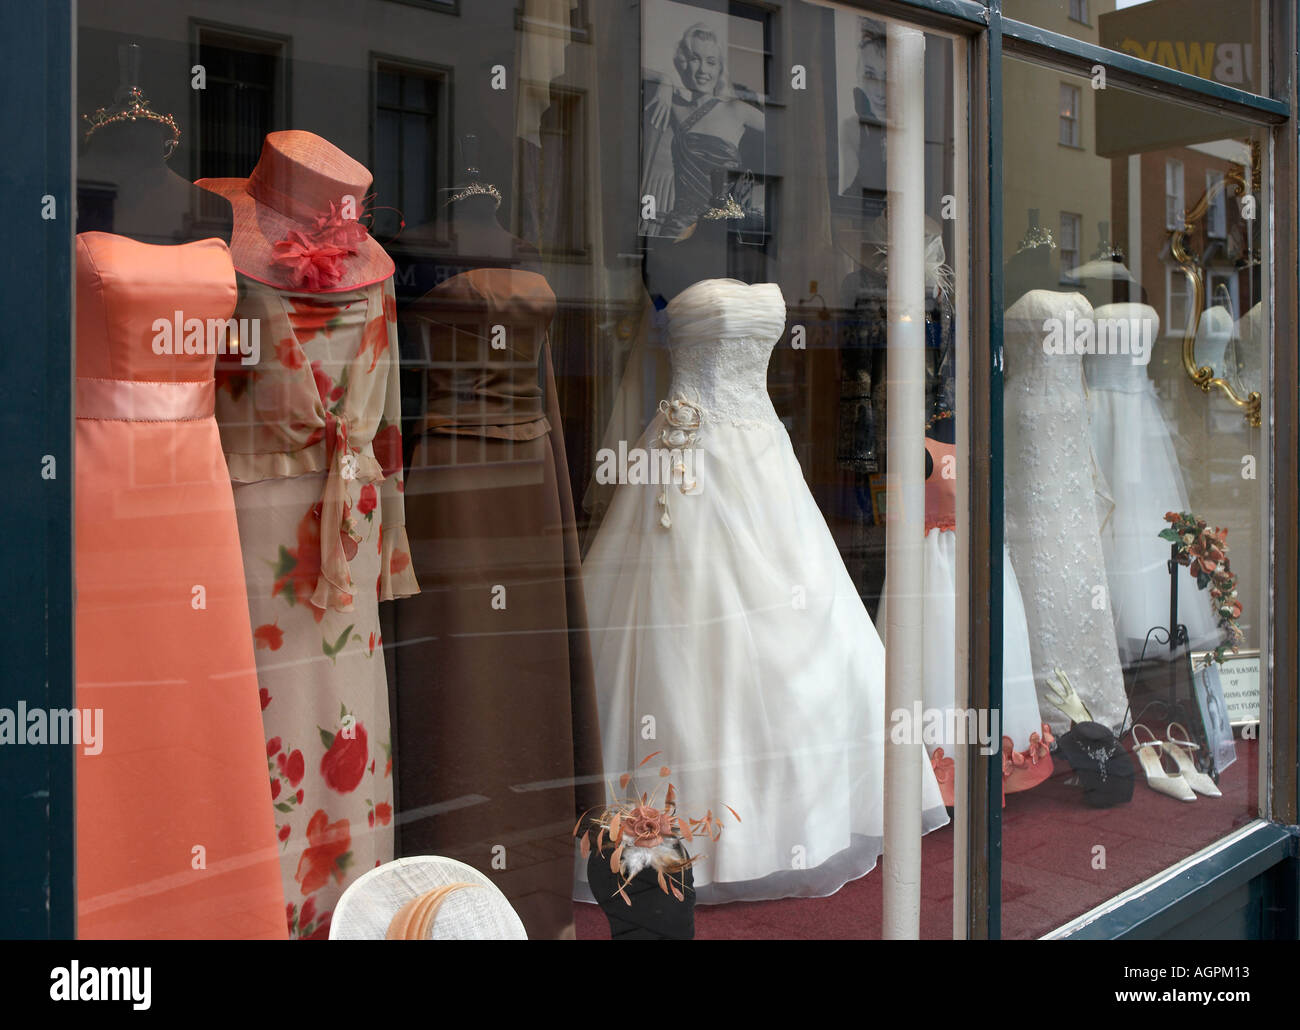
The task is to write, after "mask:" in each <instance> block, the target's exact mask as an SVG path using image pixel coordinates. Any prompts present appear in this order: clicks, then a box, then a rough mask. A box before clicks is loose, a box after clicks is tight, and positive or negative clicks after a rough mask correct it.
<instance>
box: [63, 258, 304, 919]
mask: <svg viewBox="0 0 1300 1030" xmlns="http://www.w3.org/2000/svg"><path fill="white" fill-rule="evenodd" d="M235 299H236V293H235V272H234V268H233V266H232V264H231V260H230V253H229V251H228V250H227V248H226V245H225V244H224V243H223V242H222V241H220V240H217V239H208V240H200V241H198V242H195V243H187V244H182V245H179V246H158V245H153V244H145V243H139V242H136V241H134V240H131V239H128V238H126V237H123V236H114V235H109V234H106V233H100V232H89V233H82V234H80V235H79V236H78V237H77V399H76V415H77V428H76V448H77V449H76V520H77V521H76V562H77V565H76V570H77V613H76V617H77V632H76V662H77V705H78V707H79V708H81V709H82V710H83V711H84V710H85V709H101V710H102V712H103V715H102V722H101V724H100V725H101V726H102V734H101V739H100V741H99V744H98V745H97V746H98V747H99V753H98V754H93V753H91V752H92V751H94V750H96V748H95V747H86V746H78V747H77V748H76V756H77V757H76V761H77V797H76V809H77V912H78V933H79V936H81V937H83V938H207V937H225V938H284V937H285V936H286V928H285V902H284V896H283V892H282V889H281V886H280V869H279V861H278V851H277V845H276V840H275V826H274V821H273V819H272V815H271V808H270V806H269V805H268V800H269V781H268V771H267V758H266V747H265V740H264V737H263V735H262V718H261V705H260V704H259V700H258V683H257V673H256V665H255V663H254V659H253V639H252V634H251V630H250V627H249V621H248V604H247V599H246V595H245V590H244V570H243V563H242V560H241V557H240V549H239V536H238V531H237V529H236V523H235V509H234V503H233V500H232V496H231V486H230V476H229V473H228V471H227V468H226V462H225V459H224V457H223V455H222V450H221V440H220V437H219V436H218V433H217V424H216V421H215V419H214V417H213V399H214V391H213V366H214V361H215V355H213V354H209V353H196V354H183V353H181V354H177V353H170V354H168V353H162V354H159V353H156V352H155V346H154V344H155V338H156V337H157V331H156V330H155V320H156V319H162V320H164V321H165V322H167V323H171V325H172V329H173V331H174V328H175V321H176V318H177V312H180V318H181V319H182V320H184V319H188V318H199V319H203V320H204V323H205V329H206V320H207V319H209V318H221V319H225V318H227V317H228V316H230V315H231V314H232V313H233V311H234V309H235ZM160 339H163V340H164V341H165V337H164V338H160ZM205 340H206V333H205ZM166 342H169V341H166ZM174 342H175V344H176V345H177V349H180V344H181V343H182V340H179V339H178V340H175V341H174ZM159 349H162V348H161V346H160V347H159ZM204 349H205V350H206V347H205V348H204Z"/></svg>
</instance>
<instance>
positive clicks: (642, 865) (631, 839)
mask: <svg viewBox="0 0 1300 1030" xmlns="http://www.w3.org/2000/svg"><path fill="white" fill-rule="evenodd" d="M662 753H663V752H661V751H656V752H654V753H653V754H650V755H647V756H646V757H645V758H643V759H642V760H641V764H640V766H638V768H642V767H644V766H645V765H647V764H649V763H650V762H652V761H654V759H656V758H658V757H659V756H660V755H661V754H662ZM670 775H671V770H670V769H669V768H668V766H666V765H661V766H660V767H659V778H660V779H661V780H664V781H667V779H668V777H669V776H670ZM631 782H632V776H631V774H630V773H624V774H623V775H622V776H620V777H619V781H618V787H619V791H626V790H627V789H628V785H629V784H630V783H631ZM660 786H663V784H660ZM667 788H668V789H667V790H666V791H665V793H664V796H663V801H662V802H660V800H659V788H658V787H656V789H655V790H654V791H653V792H651V793H642V794H640V795H639V796H638V795H637V794H636V792H635V791H633V793H632V795H631V796H630V797H628V796H623V797H616V798H615V800H613V801H611V802H609V803H608V804H606V805H605V806H604V807H603V808H601V809H600V810H599V811H598V812H596V813H594V814H593V813H591V812H586V813H583V816H582V818H581V819H579V820H578V825H577V826H575V827H574V828H573V835H574V836H575V837H577V836H579V834H581V849H582V857H583V858H584V859H590V858H591V855H592V852H593V850H594V851H595V853H596V854H597V855H601V856H603V855H604V854H605V851H606V849H607V848H612V850H610V852H609V868H610V871H611V872H612V873H614V874H615V878H616V884H617V889H616V891H615V894H616V896H618V897H620V898H622V899H623V902H624V903H625V904H627V905H631V904H632V899H631V897H629V895H628V887H629V886H630V885H631V884H632V881H633V880H634V879H635V878H636V876H637V875H638V874H639V873H642V872H644V871H645V870H647V869H653V870H654V871H655V872H656V874H657V879H658V882H659V889H660V890H661V891H663V892H664V893H665V894H670V895H671V896H672V897H674V898H676V899H677V900H678V901H683V900H685V898H686V894H685V893H684V890H685V888H686V886H687V884H686V880H685V879H684V874H685V872H686V870H688V869H689V868H690V867H691V866H693V865H694V864H695V863H696V862H698V861H699V860H700V858H701V857H702V856H700V855H694V856H692V855H690V854H689V853H688V852H687V850H686V844H688V843H691V842H692V841H694V840H696V839H701V840H710V841H714V842H716V841H717V840H718V838H719V837H721V836H722V821H721V819H720V818H719V817H718V816H716V815H714V814H713V810H712V809H709V810H708V811H707V812H706V813H705V814H704V816H703V817H702V818H699V819H692V818H690V817H689V816H683V815H681V814H679V812H678V810H677V789H676V788H675V787H674V786H673V785H672V783H668V784H667ZM610 793H611V794H613V793H614V791H611V792H610ZM723 807H724V808H726V810H727V811H728V812H730V813H731V815H732V816H733V817H734V818H735V820H736V822H740V821H741V819H740V816H739V815H737V814H736V810H735V809H734V808H732V807H731V806H730V805H723ZM584 827H586V829H585V830H584V829H583V828H584ZM593 835H594V836H593Z"/></svg>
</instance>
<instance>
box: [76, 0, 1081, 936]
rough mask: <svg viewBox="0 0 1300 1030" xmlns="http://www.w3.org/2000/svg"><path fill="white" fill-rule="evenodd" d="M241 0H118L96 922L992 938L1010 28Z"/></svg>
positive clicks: (1021, 783) (109, 214)
mask: <svg viewBox="0 0 1300 1030" xmlns="http://www.w3.org/2000/svg"><path fill="white" fill-rule="evenodd" d="M202 6H203V5H188V4H175V5H171V6H169V7H166V8H165V10H164V9H160V8H159V6H158V5H156V4H152V3H144V2H134V0H123V2H121V3H117V4H114V5H113V6H112V7H111V9H108V8H100V7H98V6H96V5H82V6H81V7H80V8H79V17H80V18H81V23H80V27H79V37H78V48H77V60H78V75H77V83H78V91H79V92H78V97H77V105H78V111H79V113H85V114H87V115H88V116H90V117H89V118H88V119H87V120H86V121H85V122H84V123H81V125H80V129H81V142H80V148H79V154H78V178H79V185H80V187H81V188H82V189H83V190H84V194H83V195H84V196H85V197H86V198H87V199H86V200H85V202H84V203H83V207H82V211H81V212H80V215H81V221H80V224H79V229H80V230H81V231H80V232H79V235H78V237H77V276H76V303H77V312H78V334H77V341H76V342H77V348H76V353H77V360H78V392H77V408H76V415H77V447H78V460H77V469H78V478H77V482H76V503H77V535H76V553H75V557H76V568H77V576H78V595H77V632H78V637H77V642H76V646H77V671H78V680H77V691H78V703H79V705H81V706H83V707H84V708H85V710H86V711H88V712H98V713H102V716H103V720H104V736H103V738H102V740H103V747H102V749H101V750H99V751H95V752H93V753H92V752H91V751H90V750H89V749H87V750H85V751H84V752H83V753H79V754H78V759H77V761H78V763H79V764H78V795H77V830H78V847H79V852H78V880H77V885H76V889H77V891H78V895H77V902H78V909H79V926H80V932H81V934H82V935H83V936H85V937H105V936H112V937H120V936H130V937H134V936H145V937H150V936H179V935H187V934H194V933H212V934H216V935H221V936H231V937H278V938H284V937H291V938H323V937H329V936H333V937H353V936H367V935H371V936H373V935H376V934H377V935H379V936H383V935H384V934H385V933H386V932H390V931H391V932H392V933H394V934H405V933H408V932H413V929H415V928H418V926H419V925H420V919H419V918H418V913H415V912H413V911H410V910H407V911H405V912H399V911H398V909H399V908H400V906H398V905H394V904H392V902H393V899H394V897H397V896H398V895H394V894H393V893H392V890H394V889H397V890H398V891H399V894H400V896H401V897H402V899H403V900H404V901H406V900H409V901H412V902H414V901H415V900H416V898H417V897H418V896H420V895H421V894H422V892H421V891H419V890H417V888H419V887H422V886H423V887H427V888H432V887H434V886H436V885H437V884H438V883H443V884H446V883H449V882H450V883H472V884H477V885H479V886H480V887H482V888H483V889H482V890H481V891H454V892H452V894H450V895H448V896H447V897H446V898H445V899H443V900H442V907H441V908H440V909H439V910H438V915H437V919H436V920H435V921H434V931H433V932H434V934H435V936H445V935H454V934H455V933H457V932H465V931H464V930H463V928H464V927H465V926H466V925H467V924H468V925H469V927H470V929H469V931H468V932H471V933H472V932H479V933H483V934H487V935H491V936H518V935H526V936H528V937H529V938H534V939H546V938H566V937H574V936H577V937H608V936H611V935H618V936H655V935H658V936H670V937H671V936H683V935H687V934H689V933H690V932H691V929H692V927H693V929H694V932H695V933H696V934H697V935H698V936H701V937H762V936H772V937H787V936H808V937H815V936H838V937H859V936H863V935H874V934H876V933H878V932H880V929H881V926H882V915H881V913H882V911H883V910H885V909H886V908H888V907H889V906H891V905H897V904H898V901H897V896H896V893H895V892H896V888H895V887H894V886H892V885H893V884H895V883H897V882H898V881H900V880H904V879H906V878H907V875H890V876H887V875H885V874H886V872H887V870H880V869H876V868H875V867H876V865H877V863H878V860H879V861H882V862H894V863H896V864H897V865H896V868H897V870H899V871H900V872H901V873H906V871H907V870H911V871H912V872H919V874H920V877H921V879H920V882H921V899H920V900H921V917H920V922H919V924H918V925H917V926H916V927H914V928H913V929H914V930H915V931H916V932H919V933H921V934H923V935H926V936H939V937H942V936H949V935H950V934H951V928H952V921H953V877H952V871H951V869H952V856H953V854H954V849H955V848H956V842H954V839H953V829H952V824H951V822H950V821H949V820H950V816H949V814H948V812H947V810H946V806H947V805H950V804H953V803H956V802H957V800H958V799H957V798H956V797H955V793H954V790H955V783H956V777H957V769H958V768H959V767H958V765H957V764H955V763H964V762H965V761H966V760H967V756H968V755H970V754H972V753H973V749H974V748H976V747H978V748H981V749H987V753H994V752H997V751H998V749H999V747H1000V746H1001V743H1002V740H1001V736H996V737H994V736H989V730H988V719H987V716H988V713H983V716H984V717H983V718H981V713H973V712H968V711H967V706H966V702H965V686H964V679H965V669H964V666H963V665H959V662H958V660H959V657H963V658H964V655H965V653H966V650H965V647H964V640H965V633H966V630H965V619H964V617H963V613H964V611H965V609H966V606H967V588H966V585H965V583H964V580H963V577H962V576H961V575H960V573H959V570H960V569H961V568H963V567H964V557H963V556H964V551H965V548H966V544H965V534H966V525H965V521H966V518H967V515H966V503H965V498H966V491H967V483H966V481H965V468H966V459H965V453H966V448H967V447H968V443H967V441H966V433H967V427H966V425H965V420H964V415H965V407H964V398H965V396H966V391H967V390H968V388H969V386H968V383H967V381H966V380H967V377H969V375H970V369H969V368H968V367H967V366H968V358H969V355H970V353H971V351H970V346H971V344H970V338H971V323H970V312H969V304H970V294H971V291H970V288H969V287H970V284H969V280H970V269H969V268H968V267H967V265H966V255H967V254H968V253H969V249H970V244H969V225H970V221H971V212H970V200H969V198H970V193H971V191H970V184H969V182H968V181H967V176H968V175H969V173H970V167H971V163H970V161H969V160H968V158H967V153H968V150H969V139H968V132H969V127H968V123H967V114H966V110H967V102H968V101H967V96H966V83H967V78H968V70H967V56H966V47H965V44H964V43H963V42H962V41H960V40H957V39H954V38H950V37H947V36H944V35H939V34H934V33H926V32H922V31H920V30H918V29H914V28H911V27H909V26H908V25H906V24H904V23H902V22H898V21H893V20H889V19H886V18H881V17H877V16H876V15H874V14H873V15H866V14H864V13H863V12H862V11H860V10H859V9H856V8H854V7H852V6H849V5H842V4H832V3H822V2H800V0H789V2H781V3H739V2H736V3H719V2H697V0H649V2H642V3H633V2H631V0H619V2H610V3H604V2H602V3H600V4H587V3H575V2H571V0H523V2H513V0H510V2H507V0H492V2H487V0H483V2H476V3H473V4H468V3H461V4H457V3H445V2H438V0H425V2H420V3H413V2H412V3H393V2H390V0H367V2H364V3H360V4H355V5H351V6H349V7H347V11H346V13H344V12H343V11H342V9H334V8H331V9H329V10H325V11H322V9H321V7H320V5H317V4H308V3H300V2H289V3H283V4H278V5H272V6H267V5H262V6H257V5H253V6H244V7H241V8H239V9H238V10H237V11H236V10H234V9H233V8H232V9H231V10H230V11H227V12H225V19H226V21H228V22H229V24H224V23H223V24H222V25H221V26H219V27H217V26H212V25H209V24H208V23H206V22H203V21H200V20H199V19H198V17H197V16H198V14H200V13H201V11H200V7H202ZM101 109H102V110H101ZM96 112H99V113H96ZM1039 142H1040V143H1041V142H1043V141H1042V140H1041V139H1040V141H1039ZM1046 142H1047V143H1049V144H1050V142H1051V141H1050V139H1048V140H1047V141H1046ZM92 200H93V203H92V202H91V201H92ZM1059 209H1060V205H1058V206H1057V207H1056V208H1055V210H1059ZM110 313H111V317H109V315H110ZM887 568H888V569H889V570H890V581H889V586H888V587H886V582H885V581H886V569H887ZM886 640H888V641H890V646H889V652H888V653H889V656H890V657H889V664H888V665H887V664H886V649H885V647H884V642H885V641H886ZM914 703H915V707H914V706H913V704H914ZM967 716H969V719H967ZM1031 721H1032V720H1031ZM967 725H970V726H972V727H974V728H975V729H976V730H977V731H980V732H983V733H984V736H981V737H978V739H967V738H966V737H965V736H964V735H963V734H964V732H965V728H966V726H967ZM1022 730H1023V731H1024V732H1022ZM1039 730H1040V725H1039V723H1038V722H1037V721H1034V725H1033V726H1026V727H1018V728H1016V729H1013V730H1009V731H1008V732H1009V733H1010V739H1012V740H1013V741H1014V746H1015V748H1016V749H1017V753H1020V752H1025V753H1029V752H1030V749H1032V748H1033V747H1034V746H1035V744H1034V739H1040V738H1033V739H1031V738H1032V737H1033V734H1037V733H1039ZM625 777H627V778H625ZM1037 783H1038V781H1037V780H1035V779H1034V777H1033V776H1028V777H1021V778H1020V779H1018V780H1016V781H1015V782H1012V783H1009V785H1008V787H1007V790H1008V792H1010V793H1014V792H1016V791H1018V790H1022V789H1028V788H1029V787H1033V786H1036V785H1037ZM670 784H671V788H670ZM642 791H644V792H645V794H646V797H645V799H644V801H643V800H642V799H641V796H640V792H642ZM670 791H671V794H670ZM624 803H626V804H625V807H623V808H621V809H620V808H619V807H618V806H619V805H620V804H624ZM647 808H654V809H656V810H657V811H658V812H659V813H660V816H662V818H661V817H660V816H655V817H651V816H650V815H649V814H647V812H646V811H644V809H647ZM616 812H617V813H621V814H620V815H619V817H618V818H617V819H615V813H616ZM674 817H676V818H678V819H679V820H681V821H679V822H672V819H673V818H674ZM575 824H577V826H578V832H577V834H576V836H575ZM886 832H890V833H896V834H897V836H896V837H895V838H894V844H893V846H891V848H890V849H889V850H888V851H887V852H886V854H885V858H884V859H881V858H880V856H881V852H882V845H883V842H884V838H885V834H886ZM602 834H603V835H602ZM584 835H585V840H586V845H587V846H589V847H590V848H591V849H593V851H594V853H595V855H596V858H595V859H589V858H588V856H587V854H586V853H585V851H584V850H583V847H584V845H583V843H582V841H581V838H583V837H584ZM611 835H614V836H616V837H618V838H619V842H618V843H619V844H620V845H621V847H622V851H621V852H620V853H619V855H614V853H613V852H614V846H613V845H611V844H610V840H609V838H610V836H611ZM661 843H662V844H664V846H663V847H662V848H660V847H659V845H660V844H661ZM686 855H689V856H690V857H691V858H692V859H695V861H694V862H693V863H692V864H689V865H688V864H686V859H685V856H686ZM633 858H636V859H639V860H640V859H643V860H645V861H647V862H651V863H657V864H658V869H657V870H656V868H655V867H654V866H653V865H652V866H651V867H649V868H648V870H647V871H641V872H638V869H637V867H636V866H634V865H632V864H631V863H632V860H633ZM397 860H403V864H402V865H401V866H395V865H394V864H393V863H394V862H396V861H397ZM624 860H626V861H624ZM611 863H612V865H611ZM615 869H617V872H615ZM659 873H662V881H661V880H660V878H659V875H658V874H659ZM624 874H627V876H628V880H627V882H626V883H625V882H623V879H622V877H623V875H624ZM908 875H910V874H908ZM887 884H888V886H887ZM677 894H680V895H682V897H681V898H680V899H679V898H678V897H677ZM408 895H409V896H408ZM625 896H626V898H627V902H630V903H625V901H624V897H625ZM429 900H430V899H429V898H428V897H426V898H425V902H426V903H428V902H429ZM593 901H595V902H599V904H594V903H593ZM421 911H424V910H423V909H421ZM408 917H409V918H408Z"/></svg>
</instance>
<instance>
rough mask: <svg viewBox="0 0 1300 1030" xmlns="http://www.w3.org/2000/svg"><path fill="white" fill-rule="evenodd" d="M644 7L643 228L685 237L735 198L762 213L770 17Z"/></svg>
mask: <svg viewBox="0 0 1300 1030" xmlns="http://www.w3.org/2000/svg"><path fill="white" fill-rule="evenodd" d="M733 6H738V5H733ZM643 12H644V13H643V16H642V17H643V33H642V58H641V63H642V73H641V77H642V98H643V102H644V111H643V118H642V147H641V198H642V219H641V225H642V233H643V234H644V235H647V236H677V235H680V234H681V233H682V232H684V231H685V230H686V229H687V228H689V227H690V226H691V225H693V224H694V223H695V220H696V219H697V218H699V217H700V216H701V215H702V214H704V212H706V211H708V210H710V209H711V208H714V207H719V208H721V207H722V206H725V205H726V203H727V201H728V199H730V200H734V201H735V202H736V204H737V205H738V206H739V207H740V208H741V209H742V210H743V211H744V212H745V214H746V215H747V216H757V217H759V218H761V217H762V216H763V214H764V207H765V205H764V200H763V190H762V186H761V185H753V186H751V185H750V182H751V180H752V181H754V182H756V183H761V181H762V180H761V176H762V172H763V167H762V165H763V139H764V133H765V130H766V120H765V115H764V110H763V109H764V102H765V97H766V95H767V83H766V81H765V79H766V69H765V67H764V64H765V62H764V55H765V34H766V31H767V26H766V21H767V19H766V16H765V15H764V14H763V12H761V11H755V12H754V13H755V16H754V17H748V16H743V15H736V14H731V15H725V14H719V13H717V12H716V11H712V10H708V9H706V8H701V7H696V6H695V5H693V4H686V3H677V2H675V0H649V2H647V3H646V4H645V5H644V7H643ZM745 172H749V173H751V175H750V176H745V175H744V173H745ZM742 180H743V182H744V185H743V186H741V185H739V184H740V182H741V181H742ZM647 198H652V199H647Z"/></svg>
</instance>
